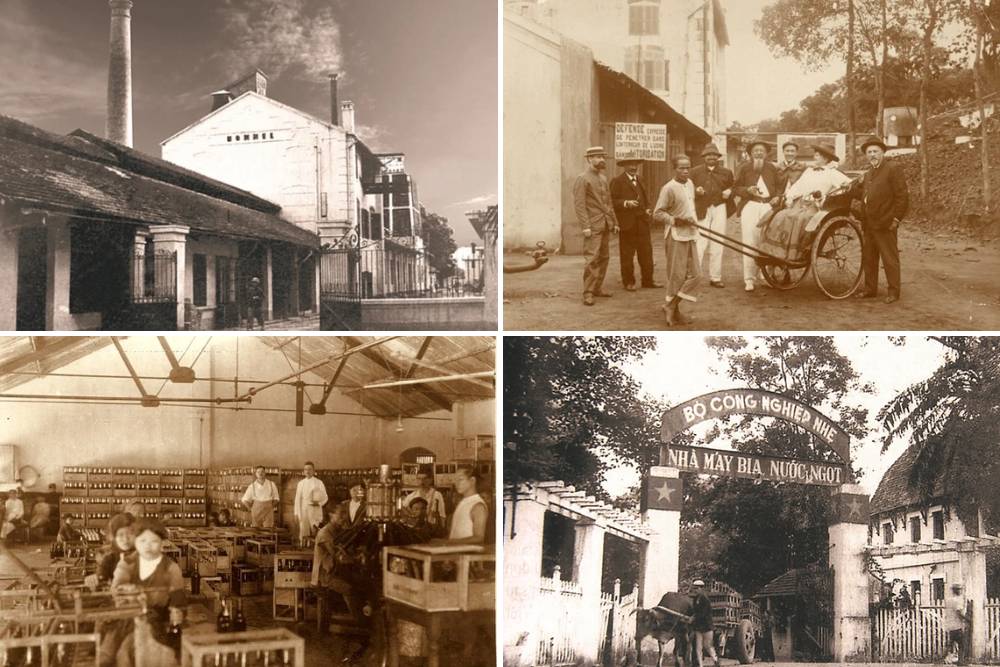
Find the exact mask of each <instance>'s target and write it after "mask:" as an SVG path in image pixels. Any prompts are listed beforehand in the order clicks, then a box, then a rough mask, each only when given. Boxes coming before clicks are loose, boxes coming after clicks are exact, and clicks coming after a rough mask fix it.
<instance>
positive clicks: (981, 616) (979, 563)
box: [945, 540, 988, 663]
mask: <svg viewBox="0 0 1000 667" xmlns="http://www.w3.org/2000/svg"><path fill="white" fill-rule="evenodd" d="M958 570H959V572H960V576H959V579H958V580H959V581H960V582H962V583H963V584H964V585H965V589H964V592H965V599H966V601H967V602H971V603H972V636H971V637H969V652H968V658H969V662H970V663H978V662H981V661H985V660H984V658H985V653H986V643H987V641H988V638H987V624H986V607H985V603H986V554H985V553H984V552H982V551H979V550H977V549H976V542H975V540H966V541H963V542H960V543H959V545H958ZM948 585H949V587H950V585H951V582H949V584H948ZM950 595H951V591H950V590H948V591H946V592H945V598H946V599H947V598H948V597H949V596H950Z"/></svg>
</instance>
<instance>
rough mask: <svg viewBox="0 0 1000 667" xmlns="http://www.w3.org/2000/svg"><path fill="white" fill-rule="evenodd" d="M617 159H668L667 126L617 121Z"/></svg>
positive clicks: (663, 160) (661, 160)
mask: <svg viewBox="0 0 1000 667" xmlns="http://www.w3.org/2000/svg"><path fill="white" fill-rule="evenodd" d="M615 160H649V161H651V162H665V161H666V160H667V126H666V125H655V124H651V123H615Z"/></svg>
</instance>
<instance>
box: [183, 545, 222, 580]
mask: <svg viewBox="0 0 1000 667" xmlns="http://www.w3.org/2000/svg"><path fill="white" fill-rule="evenodd" d="M217 551H218V549H217V548H216V546H215V545H214V544H212V543H210V542H205V541H202V540H196V541H193V542H189V543H188V569H190V570H191V571H194V570H195V568H197V570H198V574H199V575H200V576H201V577H202V578H205V577H214V576H215V575H216V574H218V572H219V566H218V559H217V558H216V555H217Z"/></svg>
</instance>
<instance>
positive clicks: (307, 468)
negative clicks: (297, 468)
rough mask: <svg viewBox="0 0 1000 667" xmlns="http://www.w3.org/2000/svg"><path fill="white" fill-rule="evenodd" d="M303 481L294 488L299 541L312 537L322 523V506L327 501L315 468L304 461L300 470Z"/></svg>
mask: <svg viewBox="0 0 1000 667" xmlns="http://www.w3.org/2000/svg"><path fill="white" fill-rule="evenodd" d="M302 474H303V475H305V479H303V480H301V481H300V482H299V484H298V486H297V487H295V509H294V511H295V518H296V519H297V520H298V522H299V541H300V542H302V541H304V540H305V539H306V538H308V537H312V536H313V535H314V534H315V532H316V528H317V527H318V526H319V524H321V523H323V506H324V505H326V502H327V500H328V499H329V498H328V496H327V495H326V487H325V486H324V485H323V481H322V480H320V479H319V478H317V477H316V466H315V465H313V462H312V461H306V464H305V465H304V466H303V468H302Z"/></svg>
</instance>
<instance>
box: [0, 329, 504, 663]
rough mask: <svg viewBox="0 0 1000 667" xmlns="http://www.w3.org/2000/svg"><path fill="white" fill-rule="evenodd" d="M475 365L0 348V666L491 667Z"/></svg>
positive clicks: (485, 503)
mask: <svg viewBox="0 0 1000 667" xmlns="http://www.w3.org/2000/svg"><path fill="white" fill-rule="evenodd" d="M495 345H496V342H495V338H493V337H489V336H381V337H377V336H354V337H351V336H295V337H292V336H282V337H277V336H276V337H268V336H240V335H215V336H184V335H173V336H127V337H110V336H63V337H60V336H38V337H33V336H9V337H0V491H2V492H3V495H4V502H3V503H2V506H3V519H2V523H0V538H2V539H0V666H6V665H46V666H47V665H137V666H139V667H149V666H151V665H157V666H159V665H173V664H176V665H181V664H183V665H193V666H196V667H221V666H230V667H235V666H239V667H248V666H249V667H253V666H258V665H259V666H264V665H267V666H269V667H270V666H275V667H277V666H283V665H289V666H292V665H294V666H296V667H302V666H303V665H331V664H349V665H372V666H374V665H402V666H409V665H412V666H417V665H428V666H430V667H438V666H439V665H463V666H464V665H470V666H474V665H493V664H495V659H496V658H495V637H494V629H493V628H494V617H495V598H496V594H495V577H494V575H495V551H494V545H495V542H496V540H495V534H494V533H495V518H496V503H495V497H494V488H495V476H494V463H495V460H496V449H495V433H496V424H495V412H496V402H495V352H496V350H495Z"/></svg>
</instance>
